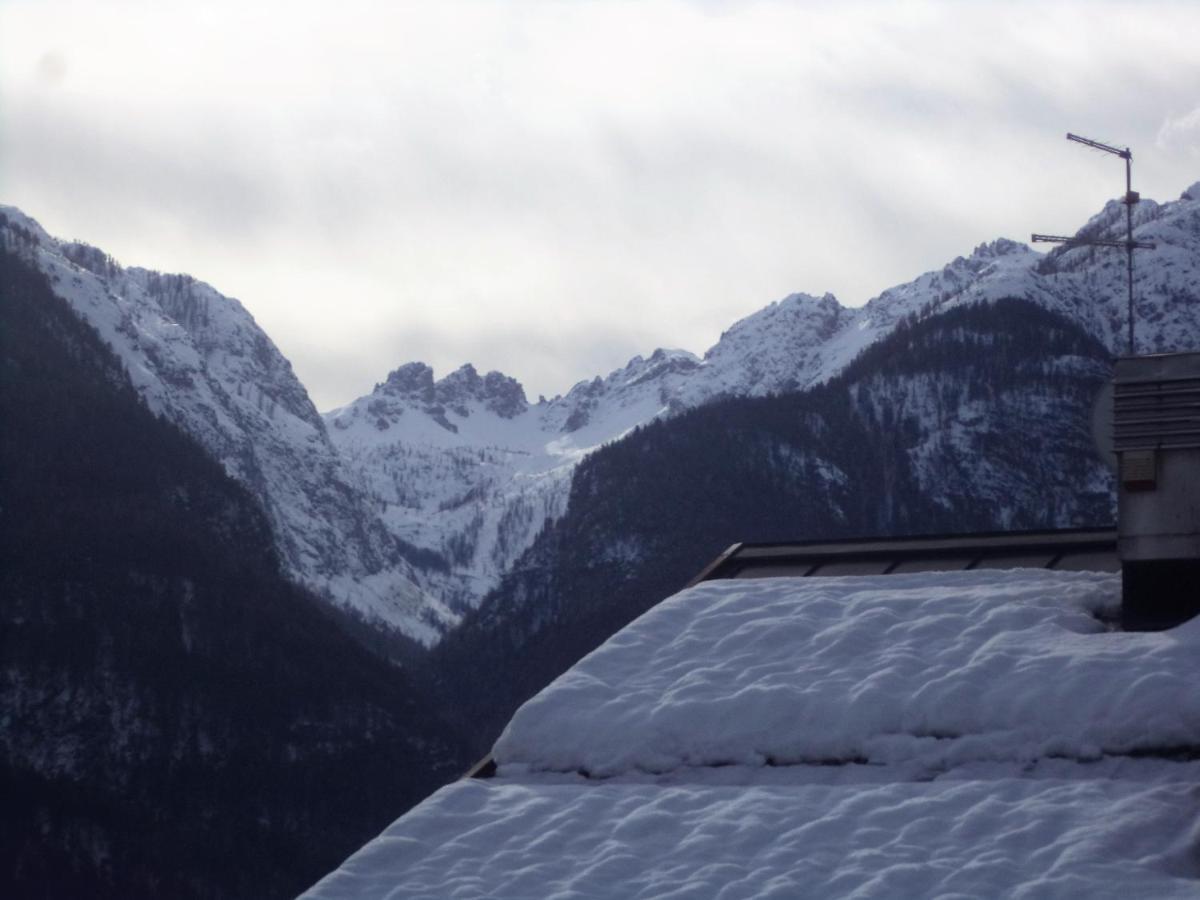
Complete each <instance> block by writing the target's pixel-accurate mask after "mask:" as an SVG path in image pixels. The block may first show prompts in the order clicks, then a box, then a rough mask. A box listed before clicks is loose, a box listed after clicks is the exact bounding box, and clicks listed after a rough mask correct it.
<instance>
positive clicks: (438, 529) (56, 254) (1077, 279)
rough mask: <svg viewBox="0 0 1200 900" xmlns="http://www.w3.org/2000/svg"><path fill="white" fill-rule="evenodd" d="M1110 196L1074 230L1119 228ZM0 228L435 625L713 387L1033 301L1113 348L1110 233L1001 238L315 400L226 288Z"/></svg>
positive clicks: (245, 461)
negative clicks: (918, 267)
mask: <svg viewBox="0 0 1200 900" xmlns="http://www.w3.org/2000/svg"><path fill="white" fill-rule="evenodd" d="M1123 212H1124V210H1123V207H1122V206H1121V205H1120V204H1119V203H1117V202H1115V201H1114V202H1112V203H1110V204H1108V205H1107V206H1106V207H1105V208H1104V209H1103V210H1102V211H1101V212H1100V213H1099V214H1098V215H1097V216H1095V217H1094V218H1093V219H1092V220H1091V221H1090V222H1089V223H1088V224H1087V225H1086V226H1085V229H1084V231H1085V232H1087V233H1089V234H1091V233H1094V234H1102V235H1105V236H1116V237H1119V236H1120V231H1121V228H1122V227H1123ZM1136 213H1137V216H1136V221H1137V230H1136V236H1137V237H1138V239H1142V240H1152V241H1155V242H1157V243H1158V249H1157V250H1154V251H1139V255H1138V261H1137V268H1136V276H1137V291H1138V298H1139V301H1138V303H1139V306H1138V312H1139V319H1138V328H1139V342H1140V344H1139V346H1140V347H1142V348H1143V349H1155V350H1159V349H1180V348H1187V347H1194V346H1196V345H1197V340H1198V338H1197V336H1198V335H1200V304H1197V303H1196V302H1194V301H1195V298H1196V295H1197V285H1198V284H1200V271H1198V267H1200V185H1197V186H1194V187H1192V188H1190V189H1189V190H1188V191H1187V192H1185V193H1184V194H1183V196H1182V197H1181V198H1180V200H1178V201H1175V202H1173V203H1165V204H1161V205H1160V204H1156V203H1154V202H1153V201H1149V200H1146V201H1143V202H1142V203H1141V204H1140V205H1139V206H1138V207H1137V210H1136ZM0 215H3V216H4V220H5V222H6V223H7V225H6V226H5V227H6V228H7V229H8V230H9V232H10V233H11V234H13V235H17V234H19V235H20V237H21V240H22V241H23V242H24V246H25V252H26V253H27V254H28V256H29V257H30V258H31V259H33V260H35V261H36V264H37V265H38V266H39V267H40V268H41V269H42V271H44V272H46V273H47V275H48V276H49V277H50V278H51V280H52V282H53V283H54V285H55V289H56V290H57V291H58V292H59V293H60V294H61V295H62V296H63V297H64V298H66V299H67V300H68V302H70V303H71V305H72V307H73V308H74V309H75V310H76V312H77V313H78V314H79V315H80V316H81V317H82V318H83V319H84V320H86V321H87V322H89V323H91V324H93V325H94V326H95V327H96V328H97V329H99V331H100V332H101V334H102V335H103V337H104V339H105V340H106V341H108V343H109V344H111V345H112V347H113V348H114V349H115V351H116V352H117V353H118V355H119V356H120V357H121V358H122V359H123V361H124V362H125V365H126V368H127V370H128V373H129V376H130V378H131V380H132V381H133V383H134V384H135V386H136V387H137V389H138V391H139V392H140V394H141V395H142V397H143V399H144V400H145V401H146V403H147V404H148V405H149V406H150V408H151V409H153V410H155V411H156V412H158V413H159V414H161V415H164V416H166V417H167V418H169V419H170V420H171V421H173V422H175V423H177V424H178V425H180V426H181V427H183V428H184V429H185V430H186V431H187V432H188V433H189V434H191V435H193V436H194V437H196V438H197V439H198V440H199V441H200V442H201V443H202V444H203V445H204V446H205V447H207V448H208V450H209V452H210V453H212V454H213V456H214V457H215V458H216V459H218V460H219V461H221V463H222V464H223V465H224V466H225V468H226V470H227V471H228V472H230V474H232V475H233V476H234V477H235V478H237V479H238V480H239V481H241V482H242V483H243V484H245V485H246V486H247V487H249V488H250V489H251V490H252V491H253V492H254V493H255V495H256V496H257V497H258V498H259V500H260V502H261V503H262V504H263V506H264V508H265V509H266V511H267V513H268V518H269V520H270V521H271V524H272V529H273V533H274V535H275V539H276V543H277V545H278V548H279V552H280V555H281V557H282V558H283V560H284V561H285V564H286V565H287V567H288V569H289V571H290V572H291V573H292V575H293V577H295V578H296V579H297V580H299V581H300V582H302V583H304V584H305V585H307V586H309V587H311V588H313V589H315V590H316V591H317V592H318V593H320V594H321V595H322V596H324V597H326V598H327V599H329V600H331V601H332V602H335V603H337V604H339V605H341V606H343V607H345V608H349V609H352V610H355V611H356V612H357V613H358V614H359V615H361V616H362V617H363V618H365V619H367V620H369V621H374V622H377V623H382V624H385V625H387V626H389V627H392V628H397V629H399V630H401V631H402V632H404V633H405V634H407V635H409V636H411V637H414V638H416V639H418V640H420V641H422V642H424V643H426V644H430V643H433V642H435V641H437V640H438V639H439V637H440V636H441V635H442V634H443V633H444V632H445V631H446V630H447V629H448V628H450V627H453V625H454V624H455V623H456V622H457V621H458V620H459V616H460V615H461V614H462V613H464V612H466V611H468V610H470V609H472V608H474V607H476V606H477V605H478V603H479V602H480V601H481V600H482V598H483V597H484V596H485V595H486V594H487V593H488V592H489V591H490V590H492V589H493V588H495V587H496V586H497V585H498V584H499V583H500V579H501V577H502V576H503V575H504V573H506V572H508V571H510V570H511V568H512V566H513V565H514V564H515V563H516V561H517V560H518V559H519V558H520V556H521V554H522V553H523V552H524V551H525V550H526V549H527V548H528V547H529V546H530V545H531V544H532V543H533V540H534V539H535V537H536V536H537V534H538V533H539V532H540V531H542V529H543V528H544V526H545V524H546V523H547V522H548V521H554V520H556V519H557V518H559V517H560V516H561V515H562V514H563V512H564V510H565V505H566V502H567V496H568V491H569V487H570V483H571V476H572V472H573V471H574V469H575V467H576V466H577V465H578V463H579V462H580V460H582V459H583V458H584V457H586V456H587V455H588V454H589V453H591V452H592V451H594V450H595V449H596V448H598V447H600V446H602V445H604V444H606V443H610V442H612V441H616V440H619V439H621V438H622V437H623V436H625V435H628V434H629V433H630V432H632V431H633V429H635V428H637V427H638V426H641V425H645V424H647V423H648V422H651V421H655V420H657V419H662V418H669V417H671V416H674V415H677V414H679V413H681V412H683V411H685V410H687V409H692V408H695V407H697V406H700V405H703V404H706V403H709V402H712V401H713V400H715V399H717V398H721V397H730V396H733V397H761V396H766V395H769V394H774V393H781V392H787V391H794V390H802V389H805V388H807V387H810V386H812V385H815V384H820V383H825V382H827V381H828V380H829V379H830V378H831V377H833V376H835V375H836V374H838V373H839V372H841V371H843V370H844V369H845V368H846V366H847V365H848V364H849V363H850V362H851V361H852V360H853V359H855V358H856V357H857V356H858V355H859V354H860V353H861V352H862V351H863V350H864V349H865V348H867V347H869V346H872V345H874V344H876V343H878V342H879V341H880V340H881V339H883V338H885V337H887V336H888V335H890V334H892V333H893V332H894V331H895V329H896V328H897V327H898V326H899V325H901V324H902V323H904V322H906V321H912V320H914V319H924V318H929V317H931V316H935V315H937V314H940V313H942V312H945V311H947V310H949V309H952V308H954V307H956V306H962V305H969V304H974V303H980V302H991V301H995V300H997V299H1001V298H1013V297H1015V298H1022V299H1026V300H1029V301H1032V302H1034V303H1036V304H1038V305H1039V306H1042V307H1044V308H1046V309H1048V310H1051V311H1053V312H1057V313H1060V314H1063V315H1065V316H1066V317H1067V318H1069V319H1071V320H1072V321H1075V322H1078V323H1080V324H1081V325H1082V326H1083V327H1084V328H1085V329H1086V330H1087V331H1088V332H1089V333H1090V334H1092V335H1093V336H1094V337H1096V338H1098V339H1099V340H1101V341H1102V342H1103V343H1104V344H1105V345H1106V346H1107V347H1108V348H1109V349H1110V350H1111V351H1113V352H1116V351H1118V350H1120V349H1121V348H1122V347H1123V343H1124V334H1125V332H1124V321H1125V287H1124V271H1125V270H1124V262H1123V260H1124V257H1123V255H1122V254H1121V253H1120V251H1109V250H1093V249H1087V248H1077V249H1062V248H1060V249H1057V250H1055V251H1054V252H1052V253H1050V254H1048V255H1041V254H1038V253H1035V252H1034V251H1032V250H1031V249H1030V248H1028V247H1026V246H1024V245H1023V244H1019V243H1015V242H1013V241H1009V240H1004V239H1001V240H997V241H994V242H992V243H990V244H984V245H981V246H979V247H977V248H976V249H975V251H974V252H973V253H971V254H970V255H969V256H967V257H960V258H958V259H956V260H954V261H953V262H951V263H950V264H948V265H947V266H945V267H943V268H942V269H941V270H938V271H935V272H928V273H926V274H924V275H921V276H920V277H919V278H917V279H915V280H914V281H912V282H910V283H908V284H905V285H900V286H897V287H895V288H891V289H889V290H887V291H885V292H883V293H882V294H881V295H880V296H878V297H876V298H875V299H873V300H872V301H870V302H869V303H867V304H866V305H865V306H863V307H861V308H858V309H847V308H845V307H843V306H841V305H840V304H839V303H838V301H837V300H836V299H835V298H834V297H833V296H831V295H828V294H826V295H825V296H823V297H813V296H810V295H806V294H792V295H790V296H788V297H786V298H784V299H783V300H780V301H778V302H776V303H772V304H771V305H769V306H768V307H766V308H764V309H762V310H760V311H758V312H756V313H754V314H752V315H750V316H747V317H746V318H744V319H742V320H741V321H739V322H737V323H736V324H734V325H733V326H732V327H731V328H730V329H729V330H728V331H726V332H725V333H724V334H723V335H722V336H721V338H720V340H719V341H718V342H717V343H716V344H715V345H714V346H713V347H711V348H710V349H709V350H708V351H707V352H706V353H705V354H704V356H703V357H697V356H695V355H693V354H691V353H689V352H687V351H683V350H662V349H660V350H656V351H654V352H653V353H652V354H650V355H649V356H648V357H641V356H638V357H634V358H633V359H632V360H631V361H630V362H629V363H628V364H627V365H626V366H624V367H622V368H621V369H618V370H616V371H613V372H611V373H609V374H608V375H607V376H605V377H599V376H597V377H595V378H592V379H590V380H586V381H581V382H579V383H578V384H576V385H575V386H574V387H573V388H571V390H570V391H568V392H567V393H566V394H565V395H562V396H558V397H554V398H553V399H551V400H548V401H539V402H538V403H535V404H531V403H530V402H528V400H527V399H526V397H525V394H524V391H523V389H522V388H521V386H520V384H518V383H517V382H516V381H515V380H513V379H512V378H510V377H508V376H505V375H503V374H501V373H498V372H489V373H487V374H485V375H481V374H480V373H478V372H477V371H476V370H475V369H474V368H473V367H471V366H470V365H466V366H463V367H462V368H460V369H459V370H457V371H456V372H452V373H450V374H449V375H446V376H445V377H443V378H441V379H435V378H434V374H433V372H432V371H431V370H430V369H429V367H428V366H425V365H423V364H421V363H411V364H409V365H406V366H401V367H400V368H398V369H396V370H395V371H394V372H392V373H391V374H390V375H389V376H388V377H387V378H386V379H385V380H384V381H383V382H382V383H380V384H379V385H377V386H376V388H375V389H374V391H372V392H371V393H370V394H368V395H366V396H364V397H361V398H359V399H358V400H356V401H354V402H353V403H350V404H348V405H347V406H345V407H342V408H340V409H336V410H333V411H331V412H328V413H326V414H325V415H324V416H323V417H322V416H319V415H317V413H316V411H315V410H314V408H313V406H312V403H311V401H310V400H309V398H308V395H307V393H306V391H305V389H304V387H303V386H302V385H301V384H300V383H299V381H298V380H297V379H296V377H295V375H294V373H293V372H292V370H291V366H290V364H289V363H288V362H287V360H286V359H284V358H283V356H282V355H281V354H280V353H279V351H278V349H277V348H276V347H275V346H274V344H273V343H272V342H271V340H270V338H269V337H268V336H267V335H266V334H264V333H263V332H262V330H261V329H260V328H259V327H258V326H257V325H256V324H255V322H254V320H253V318H252V317H251V316H250V314H249V313H248V312H247V311H246V310H245V308H244V307H243V306H242V305H241V304H240V303H239V302H238V301H236V300H234V299H232V298H229V297H225V296H223V295H222V294H220V293H219V292H217V291H216V290H214V289H213V288H211V287H209V286H208V285H206V284H204V283H202V282H199V281H196V280H194V279H192V278H190V277H188V276H183V275H163V274H160V273H156V272H150V271H146V270H144V269H137V268H123V267H121V266H120V265H118V264H117V263H116V262H115V261H113V260H112V259H111V258H110V257H108V256H106V255H105V254H104V253H103V252H102V251H99V250H97V249H95V248H93V247H90V246H87V245H84V244H78V243H71V242H65V241H59V240H55V239H53V238H51V237H50V236H48V235H47V234H46V233H45V232H44V231H43V230H42V229H41V228H40V227H39V226H38V225H37V224H36V223H35V222H33V221H32V220H31V219H29V218H28V217H26V216H24V215H23V214H22V213H20V212H19V211H17V210H15V209H12V208H11V207H0Z"/></svg>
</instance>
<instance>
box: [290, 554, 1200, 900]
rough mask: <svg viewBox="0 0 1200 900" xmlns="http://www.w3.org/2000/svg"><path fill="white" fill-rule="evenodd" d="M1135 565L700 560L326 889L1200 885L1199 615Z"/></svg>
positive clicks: (1013, 892) (1107, 888)
mask: <svg viewBox="0 0 1200 900" xmlns="http://www.w3.org/2000/svg"><path fill="white" fill-rule="evenodd" d="M1119 593H1120V583H1119V576H1116V575H1112V574H1108V573H1095V572H1059V571H1047V570H1036V569H1023V570H1012V571H995V570H993V571H966V572H927V573H919V574H910V575H890V576H886V577H878V576H855V577H844V578H776V579H762V580H738V579H734V580H721V581H712V582H704V583H701V584H699V585H696V586H694V587H692V588H689V589H688V590H686V591H683V592H681V593H679V594H677V595H675V596H674V597H671V598H669V599H668V600H667V601H665V602H663V603H662V604H660V605H659V606H657V607H656V608H655V609H653V610H651V611H650V612H649V613H647V614H646V615H645V616H643V617H642V618H640V619H639V620H637V621H636V622H634V623H633V624H632V625H630V626H629V627H628V628H626V629H625V630H624V631H622V632H621V633H619V634H618V635H616V636H615V637H613V638H612V639H611V640H609V641H608V642H607V643H606V644H605V645H604V646H603V647H601V648H600V649H598V650H597V651H595V652H594V653H592V654H591V655H589V656H588V657H586V658H585V659H584V660H582V661H581V662H580V663H578V664H577V665H576V666H575V667H574V668H572V669H571V670H570V671H569V672H567V673H566V674H564V675H563V676H562V677H560V678H559V679H558V680H556V681H555V682H554V683H553V684H551V685H550V686H549V687H548V688H546V689H545V690H544V691H543V692H542V693H541V694H539V695H538V696H537V697H535V698H534V699H533V700H531V701H530V702H529V703H527V704H526V705H525V706H524V707H522V708H521V709H520V710H519V711H518V712H517V714H516V715H515V716H514V717H513V720H512V722H511V723H510V724H509V727H508V728H507V729H506V730H505V732H504V734H503V735H502V736H501V738H500V739H499V741H498V742H497V744H496V747H495V751H494V756H495V758H496V760H497V762H498V764H499V769H498V772H497V777H495V778H492V779H488V780H477V779H466V780H463V781H460V782H457V783H455V784H452V785H449V786H448V787H445V788H443V789H442V790H441V791H439V792H437V793H436V794H435V795H434V796H433V797H431V798H430V799H429V800H427V801H426V802H425V803H423V804H421V805H420V806H418V807H417V808H415V809H414V810H412V811H411V812H409V813H408V814H407V815H405V816H403V817H402V818H401V819H399V820H398V821H397V822H395V823H394V824H393V825H392V826H391V827H389V828H388V829H387V830H386V831H385V832H384V833H383V834H382V835H380V836H379V837H378V838H376V839H375V840H374V841H372V842H371V843H369V844H367V845H366V846H365V847H364V848H363V849H362V850H360V851H359V852H358V853H357V854H355V855H354V856H352V857H351V858H350V859H348V860H347V861H346V862H345V863H344V864H343V865H342V867H341V868H339V869H338V870H337V871H336V872H334V873H332V874H331V875H329V876H328V877H327V878H325V879H324V880H322V881H321V882H320V883H319V884H318V885H316V886H315V887H314V888H313V889H312V890H311V892H310V894H309V895H308V896H310V897H314V898H326V897H328V898H332V897H337V898H347V897H620V898H629V897H664V896H670V897H705V898H709V897H769V896H778V897H843V896H856V897H915V896H920V897H933V896H958V897H993V896H1039V897H1040V896H1064V897H1065V896H1072V897H1074V896H1089V897H1129V896H1153V897H1175V896H1179V897H1182V896H1189V897H1190V896H1195V895H1197V893H1198V892H1200V880H1198V879H1200V856H1198V855H1197V851H1196V847H1197V845H1198V842H1200V794H1197V792H1196V789H1195V785H1196V784H1197V783H1200V778H1198V776H1200V761H1197V760H1196V758H1195V757H1196V756H1197V754H1196V752H1195V748H1198V747H1200V691H1196V690H1195V686H1194V683H1193V680H1194V673H1195V666H1196V663H1195V660H1196V659H1197V658H1198V651H1200V621H1195V622H1192V623H1188V624H1185V625H1182V626H1180V627H1178V628H1176V629H1173V630H1172V631H1168V632H1159V633H1136V634H1135V633H1124V632H1116V631H1112V630H1110V629H1109V628H1108V627H1107V626H1106V625H1105V624H1104V623H1105V622H1107V621H1111V620H1112V617H1113V615H1114V614H1115V612H1116V607H1117V605H1118V604H1119Z"/></svg>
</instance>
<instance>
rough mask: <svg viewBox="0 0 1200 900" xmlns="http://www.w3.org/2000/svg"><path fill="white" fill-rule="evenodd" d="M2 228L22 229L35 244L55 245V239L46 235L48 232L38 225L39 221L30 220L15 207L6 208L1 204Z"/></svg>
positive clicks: (0, 224)
mask: <svg viewBox="0 0 1200 900" xmlns="http://www.w3.org/2000/svg"><path fill="white" fill-rule="evenodd" d="M0 219H2V221H0V227H3V228H6V229H12V230H14V231H15V230H17V229H20V230H22V231H25V232H27V233H28V234H29V237H30V240H31V241H32V242H33V243H35V244H39V245H40V244H50V243H54V242H55V241H54V238H52V237H50V235H49V234H47V233H46V230H45V229H44V228H42V226H41V225H39V224H38V222H37V220H35V219H32V218H30V217H29V216H27V215H25V213H23V212H21V210H19V209H17V207H15V206H5V205H4V204H0Z"/></svg>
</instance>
